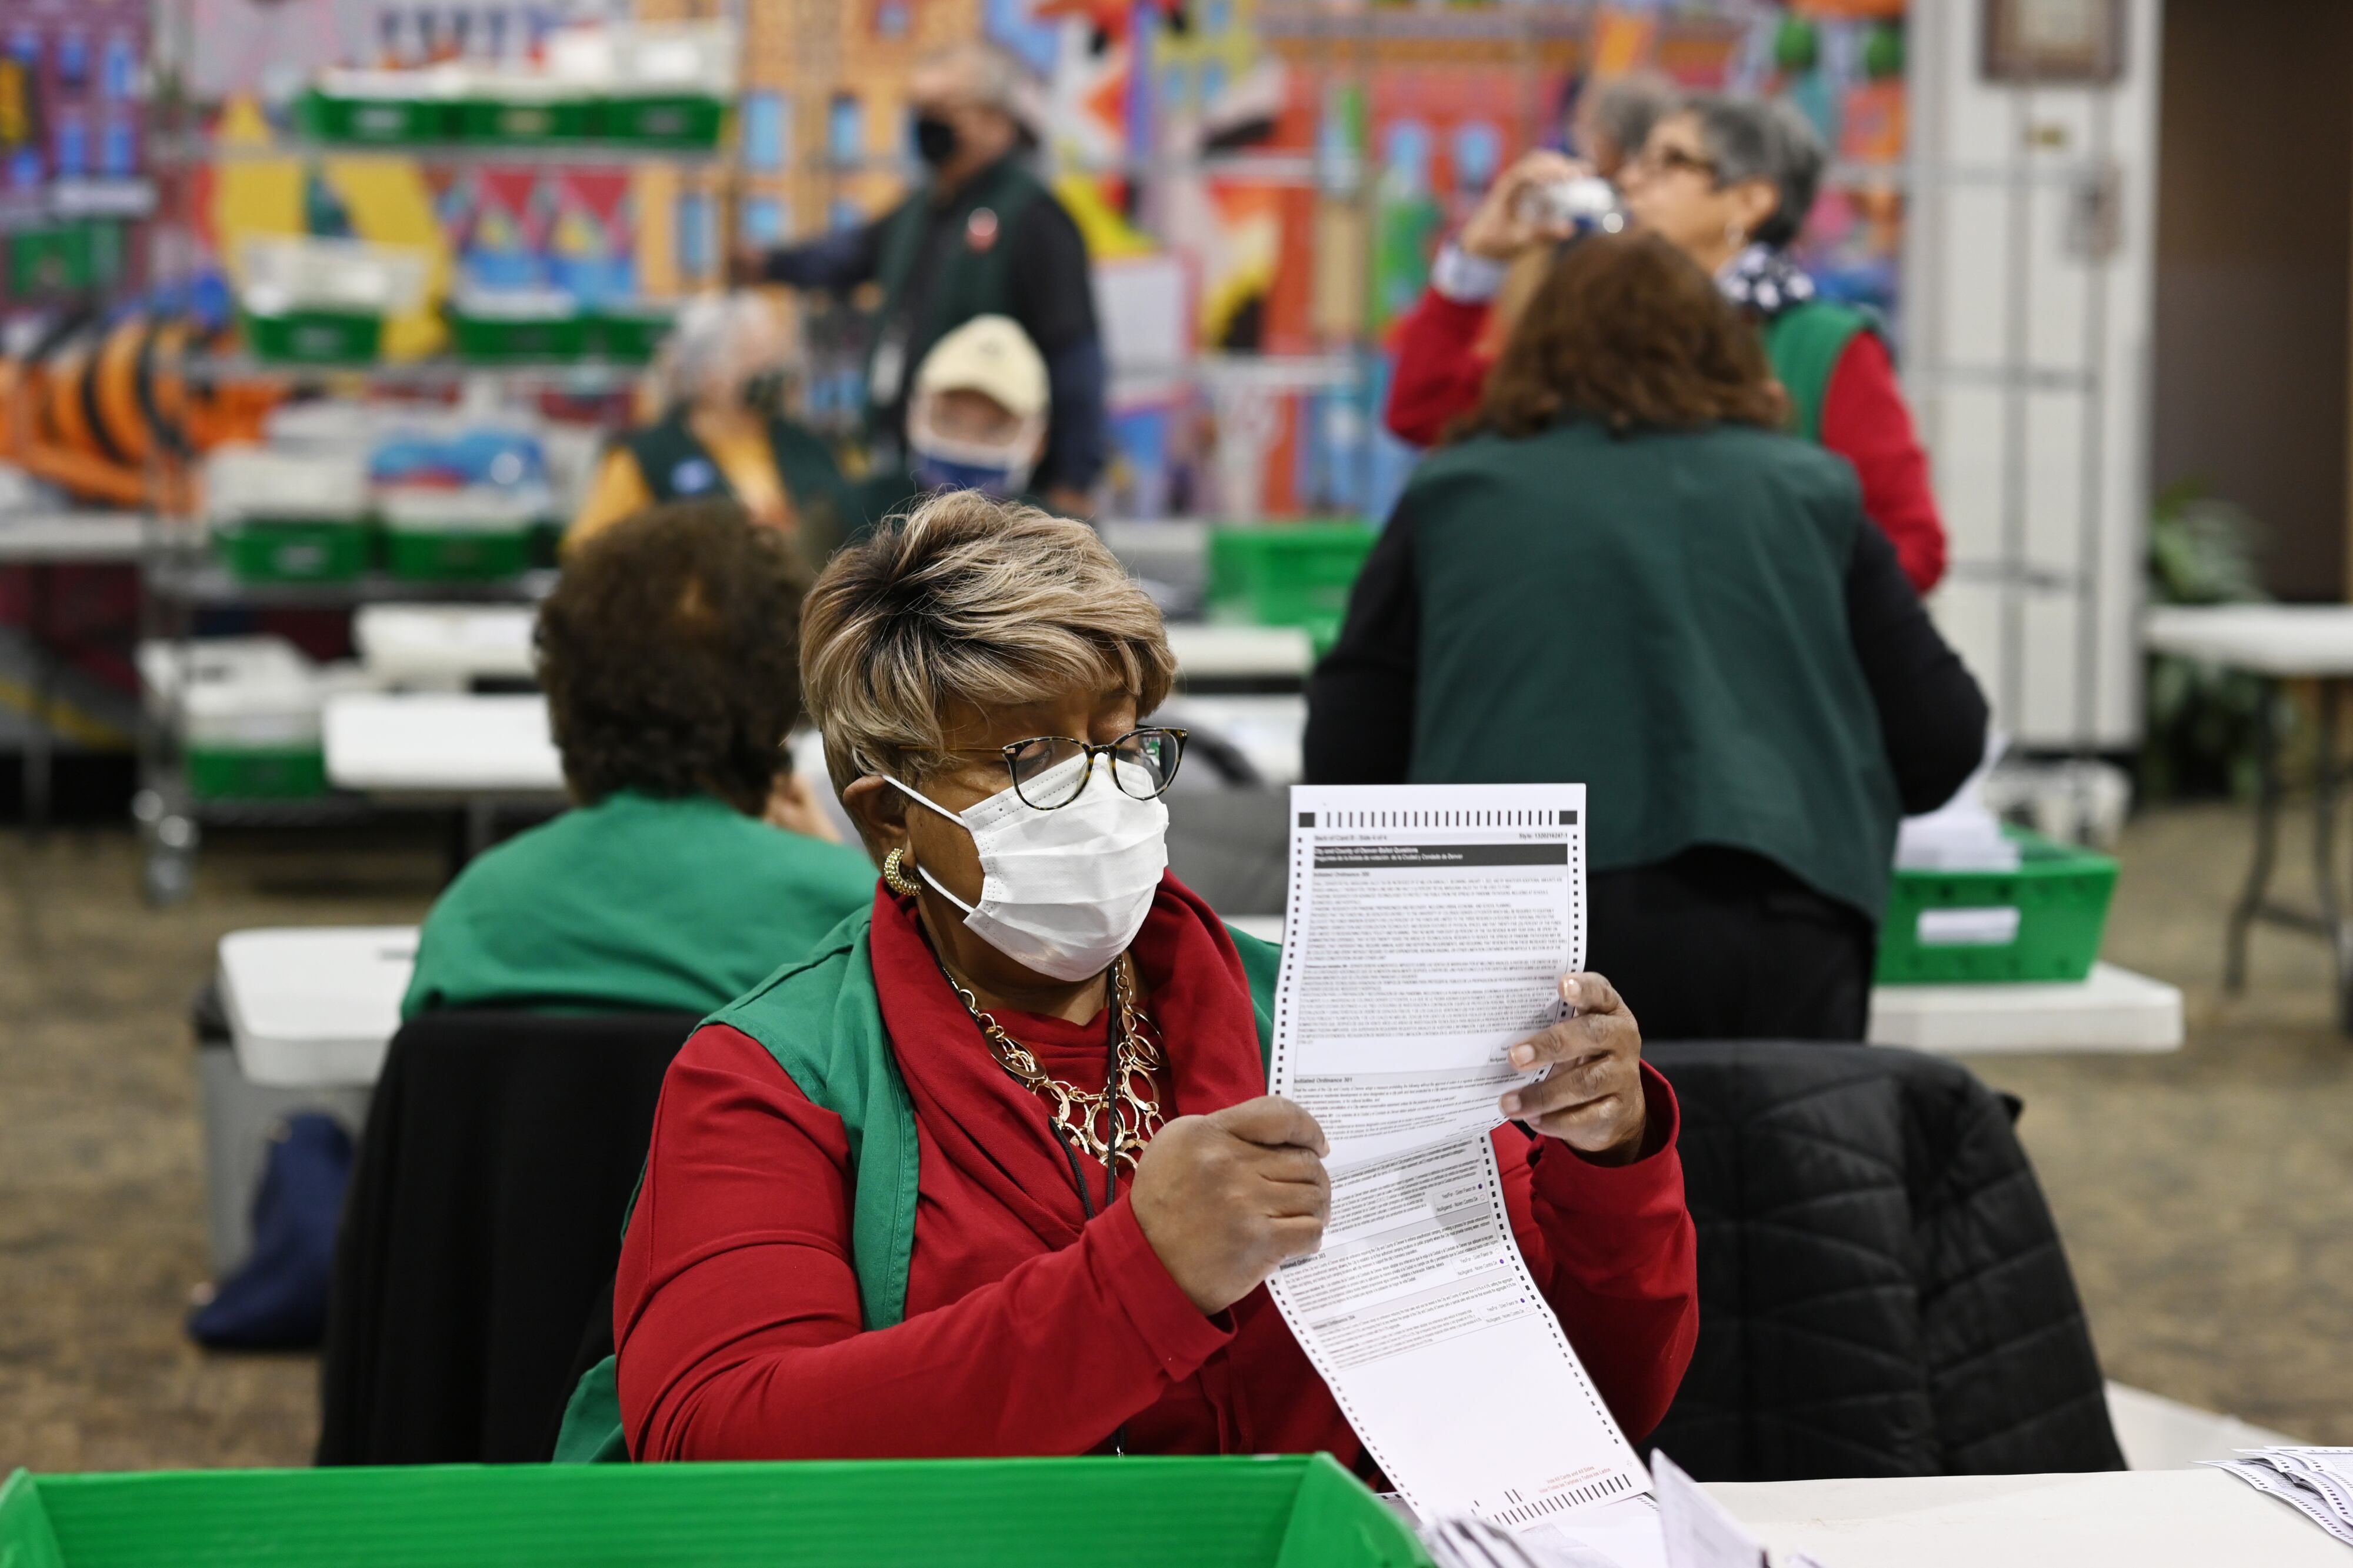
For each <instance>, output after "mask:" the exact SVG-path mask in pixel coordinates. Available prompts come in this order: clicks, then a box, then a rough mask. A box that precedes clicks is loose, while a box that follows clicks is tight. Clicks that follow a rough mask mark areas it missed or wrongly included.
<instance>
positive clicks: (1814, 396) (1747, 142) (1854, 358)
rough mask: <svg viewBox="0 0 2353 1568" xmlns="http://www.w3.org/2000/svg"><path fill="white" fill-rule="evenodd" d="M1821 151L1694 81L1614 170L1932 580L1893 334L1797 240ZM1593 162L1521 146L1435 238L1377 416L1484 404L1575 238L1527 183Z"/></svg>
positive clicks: (1406, 433)
mask: <svg viewBox="0 0 2353 1568" xmlns="http://www.w3.org/2000/svg"><path fill="white" fill-rule="evenodd" d="M1596 112H1597V113H1598V112H1599V110H1598V109H1597V110H1596ZM1829 162H1830V156H1829V153H1828V152H1827V150H1825V149H1824V147H1823V146H1822V143H1821V139H1820V137H1819V136H1818V135H1816V134H1815V132H1814V129H1813V126H1812V125H1811V124H1810V122H1809V121H1807V120H1806V119H1805V117H1804V116H1803V115H1801V114H1799V112H1798V111H1797V110H1794V109H1792V108H1790V107H1789V106H1788V104H1785V103H1778V102H1774V101H1771V100H1765V99H1752V98H1738V97H1734V96H1731V95H1729V94H1718V93H1702V94H1695V95H1694V96H1692V97H1689V98H1685V99H1683V100H1680V101H1679V102H1678V103H1676V104H1675V105H1674V106H1673V107H1672V109H1671V110H1669V111H1668V112H1667V113H1665V114H1664V115H1662V117H1661V118H1660V119H1659V120H1658V121H1657V123H1656V124H1654V125H1652V126H1651V132H1650V135H1649V137H1648V139H1647V140H1645V142H1643V144H1642V148H1641V152H1640V153H1637V154H1636V155H1635V156H1633V157H1631V158H1629V159H1628V160H1627V161H1626V163H1625V166H1624V167H1623V168H1621V169H1620V171H1619V174H1618V185H1619V190H1620V193H1621V197H1622V200H1623V204H1624V216H1625V218H1626V219H1627V220H1628V221H1629V223H1630V225H1631V226H1632V227H1634V228H1639V229H1647V230H1649V231H1651V233H1654V234H1657V235H1659V236H1661V237H1663V238H1665V239H1666V240H1667V241H1668V242H1669V243H1670V244H1672V246H1674V247H1675V248H1676V249H1678V250H1680V251H1682V252H1683V254H1684V255H1685V256H1688V257H1689V258H1691V259H1692V260H1694V261H1695V262H1697V263H1698V264H1699V265H1700V267H1701V268H1703V269H1704V270H1705V271H1706V272H1707V273H1708V274H1709V275H1710V276H1711V277H1713V278H1714V279H1715V282H1716V287H1717V288H1719V289H1722V290H1723V291H1724V293H1725V296H1726V297H1727V298H1729V299H1730V300H1733V302H1734V303H1736V304H1737V305H1738V306H1740V307H1741V309H1742V310H1743V311H1744V313H1746V315H1747V316H1748V317H1749V319H1750V320H1751V321H1754V322H1755V323H1756V325H1757V331H1758V334H1759V335H1760V336H1761V337H1762V338H1763V340H1764V342H1765V352H1766V355H1767V358H1768V359H1770V360H1771V361H1772V364H1773V373H1774V376H1775V378H1776V379H1777V380H1778V381H1779V382H1780V384H1781V386H1782V390H1783V391H1784V392H1786V393H1787V394H1788V399H1789V405H1790V411H1791V416H1790V421H1789V433H1790V434H1792V435H1794V436H1799V437H1804V438H1805V439H1807V440H1810V441H1818V442H1820V444H1821V445H1822V446H1824V447H1829V448H1830V449H1831V451H1833V452H1836V453H1838V454H1840V455H1841V457H1843V458H1846V459H1847V460H1848V461H1849V462H1850V463H1852V465H1853V467H1854V470H1855V474H1856V476H1857V478H1859V479H1861V480H1862V502H1863V510H1864V511H1865V512H1867V513H1868V514H1869V515H1870V517H1871V519H1872V521H1873V522H1876V523H1877V524H1878V525H1879V526H1880V528H1881V529H1882V531H1884V532H1885V533H1886V534H1887V536H1888V538H1889V539H1890V540H1891V541H1892V542H1894V545H1895V552H1896V556H1897V559H1898V560H1899V561H1900V562H1901V563H1902V564H1903V567H1904V574H1905V576H1906V577H1907V578H1909V579H1910V580H1911V583H1912V585H1913V586H1914V587H1915V588H1916V589H1918V590H1919V591H1920V592H1922V593H1924V594H1925V593H1926V592H1927V591H1928V590H1929V589H1930V588H1932V587H1934V586H1935V585H1936V583H1937V581H1938V580H1939V579H1940V578H1941V577H1942V576H1943V575H1944V571H1945V525H1944V521H1943V519H1942V517H1941V516H1940V515H1939V513H1938V510H1937V507H1936V495H1935V492H1934V491H1933V490H1931V489H1929V485H1928V459H1927V455H1926V452H1924V451H1923V450H1922V449H1921V446H1920V441H1919V437H1918V436H1917V434H1916V433H1915V430H1914V427H1913V424H1912V414H1911V410H1910V408H1909V407H1908V406H1907V405H1905V401H1904V394H1903V390H1902V388H1901V387H1900V386H1899V385H1898V384H1897V383H1896V380H1895V370H1894V360H1893V358H1892V357H1891V355H1890V353H1889V351H1888V346H1887V343H1886V341H1885V339H1884V338H1883V336H1882V334H1881V331H1880V328H1879V324H1878V322H1877V321H1875V320H1874V319H1873V317H1872V316H1871V315H1870V314H1869V313H1868V312H1867V311H1864V310H1857V309H1855V308H1853V307H1852V306H1849V305H1846V304H1842V303H1839V302H1836V301H1833V300H1828V299H1825V298H1823V297H1822V292H1821V289H1820V285H1819V284H1818V283H1817V281H1816V279H1814V278H1813V276H1812V275H1811V274H1810V273H1809V272H1808V271H1807V270H1806V269H1805V268H1804V267H1803V266H1801V265H1800V264H1799V261H1798V260H1797V258H1796V257H1794V256H1793V255H1792V254H1791V250H1790V247H1792V246H1793V245H1794V244H1795V243H1796V242H1797V240H1798V238H1799V236H1800V235H1801V234H1802V233H1803V232H1804V229H1805V225H1806V219H1807V216H1808V215H1809V214H1810V213H1811V211H1812V210H1813V205H1814V198H1815V196H1816V195H1817V194H1818V193H1819V192H1820V188H1821V184H1822V177H1823V174H1824V172H1825V170H1826V169H1827V167H1828V165H1829ZM1589 173H1590V171H1589V170H1588V168H1587V167H1586V166H1585V165H1583V164H1580V163H1577V162H1575V161H1574V160H1571V159H1568V158H1565V157H1563V156H1561V155H1560V154H1559V153H1529V154H1527V155H1526V156H1525V157H1524V158H1522V159H1521V160H1520V161H1519V162H1518V163H1514V164H1513V165H1512V166H1511V168H1509V169H1507V170H1506V171H1504V174H1503V175H1502V176H1501V177H1500V178H1498V179H1497V180H1496V182H1495V184H1493V186H1492V187H1491V188H1490V189H1489V190H1488V192H1487V194H1486V195H1484V196H1482V198H1481V199H1480V202H1479V205H1478V206H1477V207H1476V208H1474V209H1473V210H1472V215H1471V217H1470V220H1469V221H1468V222H1466V223H1465V224H1464V225H1463V226H1462V228H1461V233H1459V234H1458V235H1457V236H1456V237H1455V238H1454V240H1453V242H1452V243H1451V244H1450V245H1448V246H1447V247H1445V248H1444V249H1443V250H1442V251H1440V254H1439V258H1438V261H1437V263H1436V264H1435V265H1434V266H1433V267H1432V268H1430V294H1429V295H1428V296H1427V297H1425V299H1424V300H1423V301H1422V303H1421V304H1420V305H1419V307H1417V309H1416V310H1415V311H1414V313H1413V315H1412V316H1411V317H1409V319H1408V320H1407V321H1406V322H1405V323H1404V325H1403V327H1402V328H1401V330H1400V331H1399V333H1398V358H1397V367H1396V370H1395V372H1394V373H1393V374H1392V375H1391V377H1390V381H1389V401H1388V408H1387V409H1386V410H1384V412H1383V416H1382V418H1383V423H1384V424H1386V425H1387V426H1388V428H1389V430H1390V431H1391V432H1392V433H1393V434H1395V435H1397V436H1398V437H1401V438H1402V439H1405V440H1408V441H1411V442H1414V443H1416V444H1418V445H1421V446H1431V445H1435V444H1436V443H1437V442H1438V441H1440V439H1442V438H1443V437H1444V436H1445V433H1446V431H1447V429H1448V427H1449V426H1450V425H1451V423H1452V422H1453V421H1454V420H1456V419H1457V418H1459V417H1461V416H1462V415H1464V414H1466V413H1468V412H1469V411H1470V410H1471V409H1472V407H1473V406H1475V405H1477V403H1478V401H1479V395H1480V392H1481V389H1482V387H1483V386H1484V384H1485V381H1486V367H1487V364H1488V363H1490V361H1491V360H1492V358H1493V354H1494V353H1495V349H1496V345H1499V344H1501V343H1503V342H1507V341H1508V340H1509V338H1510V336H1511V334H1512V331H1514V326H1515V324H1516V322H1517V321H1518V320H1519V315H1520V312H1521V310H1522V309H1523V308H1525V303H1526V301H1527V300H1528V299H1529V298H1530V297H1532V296H1533V294H1534V293H1535V289H1536V287H1537V286H1539V285H1540V284H1541V282H1542V279H1544V277H1545V276H1546V275H1547V274H1548V272H1549V270H1550V267H1551V250H1552V247H1555V246H1556V245H1558V244H1559V243H1560V241H1562V240H1564V239H1566V238H1567V237H1568V229H1567V225H1566V224H1565V223H1562V222H1559V221H1557V220H1556V218H1554V217H1553V216H1550V214H1549V213H1548V211H1547V208H1546V205H1545V204H1542V203H1539V202H1534V201H1531V200H1529V199H1528V198H1529V196H1530V195H1531V193H1532V192H1534V191H1535V189H1537V188H1538V187H1540V186H1542V185H1544V184H1549V183H1553V182H1557V181H1561V180H1566V179H1574V178H1577V177H1578V176H1579V175H1584V174H1589Z"/></svg>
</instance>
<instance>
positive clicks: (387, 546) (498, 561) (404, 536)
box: [0, 526, 531, 1568]
mask: <svg viewBox="0 0 2353 1568" xmlns="http://www.w3.org/2000/svg"><path fill="white" fill-rule="evenodd" d="M384 564H385V570H386V571H388V572H390V573H391V574H393V575H394V576H396V577H400V578H405V579H406V580H407V581H409V582H412V583H474V582H481V581H483V580H485V579H489V578H496V577H512V576H513V575H515V574H517V573H519V572H521V571H522V570H523V569H524V568H525V567H527V566H529V565H530V564H531V529H530V528H529V527H528V526H524V527H521V528H514V529H502V530H495V531H494V530H491V529H482V528H450V529H423V528H391V529H386V530H385V535H384ZM0 1568H5V1565H0Z"/></svg>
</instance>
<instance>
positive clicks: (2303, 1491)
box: [2203, 1447, 2353, 1546]
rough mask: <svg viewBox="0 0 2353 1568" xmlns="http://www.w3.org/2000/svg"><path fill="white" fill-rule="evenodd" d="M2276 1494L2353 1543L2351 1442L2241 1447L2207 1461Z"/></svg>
mask: <svg viewBox="0 0 2353 1568" xmlns="http://www.w3.org/2000/svg"><path fill="white" fill-rule="evenodd" d="M2203 1462H2204V1463H2206V1464H2209V1465H2211V1466H2213V1467H2214V1468H2216V1469H2218V1470H2228V1471H2230V1472H2231V1473H2232V1475H2234V1476H2236V1477H2238V1478H2239V1479H2241V1480H2242V1481H2244V1482H2246V1483H2247V1484H2248V1485H2249V1486H2251V1487H2253V1488H2254V1489H2256V1490H2257V1491H2259V1492H2262V1493H2263V1495H2264V1496H2265V1497H2274V1498H2277V1499H2279V1500H2280V1501H2282V1502H2284V1503H2285V1504H2287V1505H2288V1506H2289V1507H2290V1508H2293V1509H2295V1510H2298V1511H2299V1512H2301V1513H2302V1514H2304V1515H2305V1517H2306V1518H2307V1519H2309V1520H2311V1521H2313V1523H2315V1524H2316V1525H2318V1526H2320V1528H2321V1529H2323V1530H2325V1531H2328V1533H2329V1534H2331V1535H2333V1536H2335V1537H2336V1538H2337V1540H2339V1541H2341V1542H2344V1543H2345V1544H2346V1545H2348V1546H2353V1448H2284V1447H2280V1448H2242V1449H2240V1450H2239V1458H2235V1459H2208V1460H2205V1461H2203Z"/></svg>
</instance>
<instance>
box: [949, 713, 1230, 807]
mask: <svg viewBox="0 0 2353 1568" xmlns="http://www.w3.org/2000/svg"><path fill="white" fill-rule="evenodd" d="M1185 733H1186V732H1185V731H1182V730H1175V729H1169V728H1167V727H1166V726H1162V725H1154V726H1152V727H1150V728H1148V729H1141V730H1130V731H1128V732H1127V733H1126V734H1124V735H1122V736H1121V737H1120V738H1119V739H1118V740H1116V741H1102V742H1092V741H1074V740H1072V739H1071V737H1070V736H1068V735H1032V736H1030V737H1029V739H1027V740H1022V741H1015V742H1011V743H1010V744H1008V745H1004V746H999V747H997V748H995V752H996V754H997V755H998V756H1001V757H1003V758H1004V759H1005V771H1006V773H1007V774H1008V776H1010V777H1011V779H1012V780H1013V793H1014V794H1015V795H1018V796H1019V797H1020V799H1021V804H1022V805H1027V806H1029V807H1030V808H1031V809H1033V810H1037V811H1053V810H1056V809H1058V808H1060V807H1061V806H1065V805H1070V804H1071V802H1072V801H1074V800H1076V799H1078V798H1079V796H1080V795H1082V794H1084V793H1085V791H1086V787H1087V781H1088V780H1089V779H1091V778H1092V777H1093V776H1094V772H1095V766H1094V763H1095V759H1096V758H1097V757H1109V758H1110V759H1111V776H1112V782H1113V784H1117V785H1118V786H1119V789H1120V792H1121V793H1122V794H1123V795H1133V796H1134V797H1135V798H1136V799H1138V800H1156V799H1157V798H1159V797H1160V796H1161V795H1165V794H1166V793H1167V790H1168V786H1169V785H1170V784H1173V783H1175V782H1176V764H1177V763H1180V762H1182V761H1183V760H1184V757H1185ZM949 750H950V751H952V752H958V753H960V754H965V755H971V756H987V755H988V754H990V753H989V750H988V749H987V748H984V747H977V746H961V747H950V748H949Z"/></svg>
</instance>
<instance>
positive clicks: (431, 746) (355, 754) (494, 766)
mask: <svg viewBox="0 0 2353 1568" xmlns="http://www.w3.org/2000/svg"><path fill="white" fill-rule="evenodd" d="M322 730H323V731H324V741H325V748H326V753H327V780H328V782H329V783H330V784H333V785H335V787H337V788H338V789H350V790H359V791H361V792H363V793H364V794H365V795H369V796H370V797H372V798H374V799H375V800H377V801H381V802H384V803H386V804H389V805H412V806H433V805H456V806H459V807H461V808H463V810H464V811H465V814H466V853H467V854H468V855H469V856H472V855H476V854H480V852H481V851H482V850H483V849H485V848H487V847H489V845H490V841H491V826H492V822H493V819H494V818H495V817H496V816H497V814H498V811H499V808H500V807H501V806H515V805H528V806H533V807H538V808H545V807H551V806H556V807H560V806H561V805H563V804H564V800H565V793H564V761H563V758H562V757H561V756H559V755H558V754H557V752H556V750H555V742H554V739H553V738H552V737H551V736H550V734H549V732H548V724H547V699H545V698H544V697H542V696H540V695H539V694H538V693H537V692H525V693H521V694H517V695H512V696H510V695H495V696H470V695H466V694H463V693H458V692H430V691H428V692H380V691H359V692H346V693H343V694H341V695H338V696H334V697H330V698H329V699H327V707H326V712H325V714H324V716H323V719H322Z"/></svg>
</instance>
